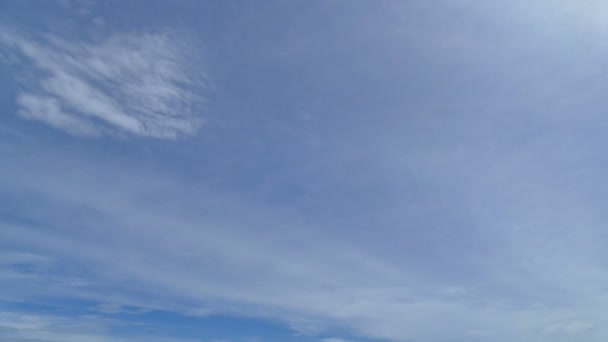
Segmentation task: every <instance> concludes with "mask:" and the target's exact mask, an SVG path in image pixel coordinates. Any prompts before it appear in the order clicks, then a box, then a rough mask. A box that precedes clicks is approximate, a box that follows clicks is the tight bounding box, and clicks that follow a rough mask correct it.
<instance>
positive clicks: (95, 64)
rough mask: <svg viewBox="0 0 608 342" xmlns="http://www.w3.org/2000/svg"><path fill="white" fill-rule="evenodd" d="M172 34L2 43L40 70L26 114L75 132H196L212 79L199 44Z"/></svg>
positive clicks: (7, 39) (6, 39) (26, 97)
mask: <svg viewBox="0 0 608 342" xmlns="http://www.w3.org/2000/svg"><path fill="white" fill-rule="evenodd" d="M178 41H180V40H179V38H176V37H173V36H169V35H167V34H134V33H133V34H118V35H115V36H112V37H110V38H108V39H106V40H104V41H101V42H98V43H85V42H76V41H67V40H64V39H61V38H58V37H55V36H51V35H46V36H43V37H42V38H39V39H34V38H27V37H25V36H22V35H19V34H15V33H8V32H6V31H5V32H3V33H2V34H0V43H2V44H3V45H4V46H5V47H8V48H9V49H11V50H13V51H15V52H18V53H19V54H20V55H21V56H23V60H24V61H26V62H27V63H31V66H33V67H34V69H36V70H37V72H34V73H32V75H33V76H31V77H30V78H32V79H33V80H30V82H28V83H26V84H25V85H24V88H23V89H24V90H23V91H22V93H20V94H19V95H18V98H17V104H18V105H19V107H20V111H19V114H20V115H21V116H22V117H24V118H27V119H30V120H37V121H40V122H44V123H46V124H48V125H50V126H53V127H55V128H59V129H62V130H64V131H66V132H68V133H70V134H74V135H79V136H99V135H101V134H131V135H137V136H148V137H154V138H175V137H178V136H188V135H193V134H195V133H196V132H197V130H198V129H199V127H200V126H201V124H202V121H203V120H202V117H201V112H200V111H201V104H202V103H204V99H205V98H204V95H203V93H204V92H205V90H206V80H205V76H204V73H203V72H202V71H201V70H202V68H203V65H202V63H201V62H197V60H199V61H200V59H197V58H195V57H194V52H193V51H191V50H193V49H194V48H193V47H192V45H188V44H185V43H183V42H184V41H185V39H182V40H181V41H182V43H178Z"/></svg>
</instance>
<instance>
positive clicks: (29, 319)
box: [0, 310, 194, 342]
mask: <svg viewBox="0 0 608 342" xmlns="http://www.w3.org/2000/svg"><path fill="white" fill-rule="evenodd" d="M125 324H128V323H125V322H119V321H116V320H112V319H107V318H103V317H98V316H90V315H89V316H75V315H72V316H59V315H52V314H29V313H22V312H17V311H10V310H4V311H2V312H0V339H2V341H3V342H32V341H35V342H127V341H134V340H135V341H151V342H194V341H192V340H189V339H179V338H167V337H158V336H150V335H146V334H135V335H134V336H130V337H129V338H123V337H120V335H119V334H116V333H114V332H113V331H112V330H113V328H115V327H117V326H124V325H125ZM136 324H138V327H139V328H140V329H141V328H142V326H141V323H139V322H138V323H136Z"/></svg>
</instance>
